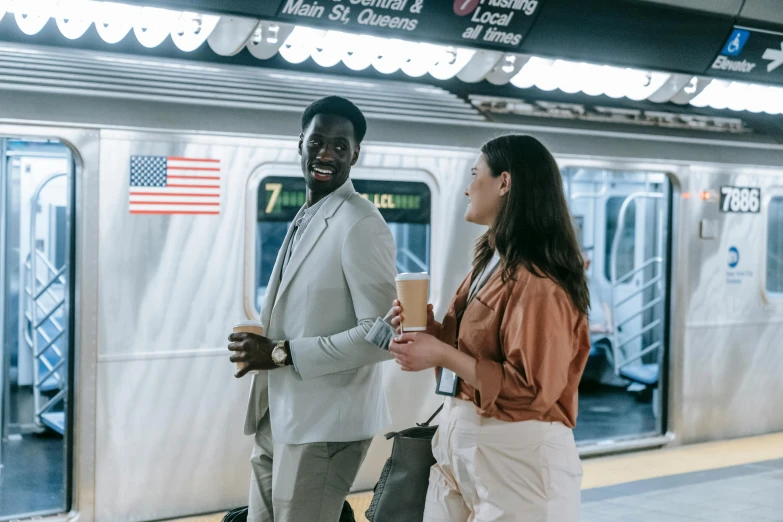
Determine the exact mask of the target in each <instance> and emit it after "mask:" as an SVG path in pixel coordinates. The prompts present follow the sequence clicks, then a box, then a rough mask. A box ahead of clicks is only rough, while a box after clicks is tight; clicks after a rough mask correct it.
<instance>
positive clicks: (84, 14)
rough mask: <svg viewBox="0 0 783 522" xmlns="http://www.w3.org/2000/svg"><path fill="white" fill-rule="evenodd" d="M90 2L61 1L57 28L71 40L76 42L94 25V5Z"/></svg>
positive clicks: (86, 0)
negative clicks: (92, 11) (92, 9)
mask: <svg viewBox="0 0 783 522" xmlns="http://www.w3.org/2000/svg"><path fill="white" fill-rule="evenodd" d="M93 3H94V2H90V1H88V0H60V3H59V4H58V5H57V15H56V19H57V28H58V29H59V30H60V33H62V35H63V36H65V37H66V38H68V39H69V40H76V39H78V38H81V36H82V35H83V34H84V33H85V32H87V29H89V28H90V25H92V15H91V13H90V10H91V8H92V7H93V6H92V4H93Z"/></svg>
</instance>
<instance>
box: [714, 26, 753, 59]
mask: <svg viewBox="0 0 783 522" xmlns="http://www.w3.org/2000/svg"><path fill="white" fill-rule="evenodd" d="M748 37H750V31H746V30H744V29H734V31H733V32H732V33H731V36H729V39H728V41H727V42H726V45H724V46H723V51H722V52H721V54H724V55H726V56H738V55H739V53H741V52H742V48H743V47H745V43H747V41H748Z"/></svg>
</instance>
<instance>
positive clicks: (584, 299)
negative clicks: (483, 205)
mask: <svg viewBox="0 0 783 522" xmlns="http://www.w3.org/2000/svg"><path fill="white" fill-rule="evenodd" d="M481 152H483V153H484V156H485V157H486V162H487V166H489V171H490V173H491V174H492V176H494V177H498V176H500V175H501V174H502V173H503V172H508V173H509V174H510V175H511V190H510V191H509V193H508V194H507V196H506V199H505V201H504V202H503V205H502V207H501V208H500V211H499V213H498V215H497V218H496V219H495V223H494V224H493V225H492V226H491V227H490V229H489V230H488V231H487V232H486V233H485V234H484V235H483V236H481V237H480V238H479V240H478V242H477V243H476V250H475V255H474V258H473V269H474V273H479V272H480V271H481V270H483V269H484V267H486V266H487V263H489V261H490V260H491V259H492V256H493V255H494V251H495V250H497V252H498V254H500V257H501V259H502V260H503V265H502V270H503V272H502V276H503V281H504V282H505V281H507V280H508V279H513V275H514V273H515V272H516V270H517V268H518V267H519V266H520V265H521V266H524V267H525V268H526V269H528V270H529V271H530V272H531V273H532V274H533V275H535V276H537V277H548V278H550V279H552V280H553V281H555V282H556V283H557V284H559V285H560V286H561V287H562V288H563V289H564V290H565V291H566V293H567V294H568V295H569V296H570V297H571V300H572V301H573V303H574V306H575V307H576V308H577V309H579V311H581V312H582V313H585V314H586V313H587V311H588V309H589V308H590V294H589V291H588V289H587V276H586V275H585V270H584V262H583V260H582V255H581V253H580V251H579V243H578V242H577V239H576V233H575V232H574V227H573V225H572V223H571V216H570V214H569V212H568V204H567V203H566V199H565V194H564V193H563V179H562V177H561V175H560V169H559V168H558V167H557V163H556V162H555V158H553V157H552V154H550V152H549V151H548V150H547V149H546V147H544V145H543V144H541V142H540V141H538V140H537V139H535V138H533V137H532V136H524V135H521V134H512V135H508V136H501V137H499V138H495V139H493V140H490V141H488V142H487V143H485V144H484V145H483V146H482V147H481Z"/></svg>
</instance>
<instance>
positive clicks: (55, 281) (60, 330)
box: [23, 173, 68, 435]
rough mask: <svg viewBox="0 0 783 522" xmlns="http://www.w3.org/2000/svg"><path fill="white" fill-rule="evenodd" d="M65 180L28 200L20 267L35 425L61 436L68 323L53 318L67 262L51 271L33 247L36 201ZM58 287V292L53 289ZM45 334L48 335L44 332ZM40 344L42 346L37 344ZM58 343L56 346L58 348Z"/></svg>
mask: <svg viewBox="0 0 783 522" xmlns="http://www.w3.org/2000/svg"><path fill="white" fill-rule="evenodd" d="M63 176H66V174H65V173H61V174H53V175H51V176H49V177H48V178H46V179H45V180H43V181H42V182H41V183H40V184H39V185H38V186H37V187H36V189H35V192H33V196H32V206H31V211H30V236H29V240H30V254H29V255H28V257H27V260H26V262H25V265H24V269H25V278H24V281H25V289H24V297H25V300H26V303H25V304H26V307H25V308H26V310H25V319H26V321H25V322H23V324H24V336H23V337H24V340H25V342H26V343H27V346H28V347H29V348H30V350H31V352H32V354H33V408H34V409H35V415H34V419H35V424H36V426H37V427H38V428H43V427H44V426H48V427H49V428H51V429H53V430H55V431H56V432H58V433H60V434H61V435H62V434H64V433H65V414H64V411H63V409H64V408H60V409H59V410H58V407H59V406H63V404H64V402H65V397H66V394H67V391H68V390H67V388H68V385H67V377H66V376H67V371H66V368H65V365H66V363H67V353H68V351H67V350H66V349H64V347H63V346H62V344H63V342H60V341H61V339H62V340H63V341H64V342H67V335H66V327H67V324H68V321H67V319H66V318H62V321H58V319H57V317H56V314H58V313H62V311H63V310H64V309H65V298H66V295H65V288H66V280H65V274H66V273H67V267H68V262H67V261H66V262H65V263H64V264H63V266H62V267H59V268H57V267H55V266H53V265H52V263H51V262H50V261H49V260H48V259H47V258H46V256H45V254H44V253H43V252H42V251H41V250H39V249H38V248H37V246H36V239H37V237H38V236H37V227H36V221H37V219H36V217H37V212H36V209H37V208H38V200H39V197H40V195H41V192H42V191H43V189H44V188H45V187H46V186H47V185H48V184H49V183H50V182H51V181H53V180H55V179H57V178H60V177H63ZM39 267H42V268H44V274H45V275H44V276H43V277H40V276H39ZM58 285H60V288H61V289H62V291H61V292H59V294H58V292H56V291H55V288H57V286H58ZM47 330H48V331H47ZM41 340H43V343H41V342H40V341H41ZM58 343H59V344H60V345H59V346H58ZM54 390H57V392H56V394H55V395H54V396H53V397H47V396H46V393H47V392H48V391H54Z"/></svg>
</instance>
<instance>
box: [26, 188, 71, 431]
mask: <svg viewBox="0 0 783 522" xmlns="http://www.w3.org/2000/svg"><path fill="white" fill-rule="evenodd" d="M63 176H67V173H59V174H52V175H51V176H49V177H47V178H46V179H44V180H43V181H42V182H41V183H39V184H38V186H37V187H36V188H35V191H34V192H33V195H32V197H31V201H32V205H31V211H30V229H29V230H30V236H29V240H30V261H29V265H30V272H29V278H30V280H29V281H28V283H29V293H28V295H29V298H30V303H29V307H30V308H29V310H28V313H29V319H30V324H31V325H32V334H31V335H30V336H29V337H31V339H30V348H31V349H32V353H33V408H34V410H35V417H34V419H35V424H36V426H37V427H38V428H43V426H44V424H43V422H42V420H41V416H42V415H43V414H44V413H46V412H47V411H49V410H50V409H51V408H52V407H54V406H55V405H56V404H57V403H59V402H61V401H63V400H64V399H65V396H66V395H65V392H66V389H67V383H66V382H65V380H64V379H58V381H59V382H60V385H61V387H60V391H59V392H58V393H57V394H56V395H55V396H54V397H52V398H51V399H49V400H48V401H46V402H45V403H44V405H43V406H41V399H42V395H41V386H42V385H43V383H44V382H45V379H48V378H49V377H50V376H51V375H52V373H55V372H56V371H57V369H58V368H57V367H55V368H54V370H52V368H50V365H49V364H48V361H45V362H44V364H45V365H46V366H47V370H49V371H47V372H46V373H45V379H42V378H41V375H40V373H41V372H40V364H39V360H40V359H45V357H43V352H42V351H41V350H39V347H38V335H39V334H40V335H41V336H42V337H43V338H44V340H45V342H46V343H47V346H49V345H51V344H52V340H51V339H49V338H48V335H46V333H45V332H44V331H43V330H41V327H42V326H43V325H44V324H45V323H46V321H47V320H49V319H50V318H51V317H52V315H53V314H54V312H55V311H56V310H58V309H59V308H60V307H61V306H62V305H63V304H64V303H65V300H64V299H62V300H58V299H57V297H56V296H53V295H51V284H49V283H51V281H52V280H57V279H60V278H61V274H62V273H64V271H65V270H64V269H65V267H66V266H67V261H66V263H65V265H64V267H63V269H62V270H57V269H56V268H55V267H53V266H52V265H51V263H49V261H48V260H47V259H46V258H44V257H43V256H42V255H40V254H39V252H38V249H37V248H36V244H35V240H36V217H37V216H36V214H37V212H36V211H35V209H36V208H37V204H38V199H39V197H40V196H41V192H42V191H43V189H44V188H45V187H46V186H47V185H48V184H49V183H51V182H52V181H53V180H55V179H57V178H61V177H63ZM39 258H42V259H39ZM41 261H42V262H43V264H44V266H45V267H46V268H47V270H48V271H49V272H50V273H52V274H54V277H50V278H49V281H41V280H40V279H39V277H38V264H37V263H39V262H41ZM41 282H42V283H43V284H44V287H45V289H44V291H43V292H40V293H39V292H38V289H37V287H38V283H41ZM63 283H64V281H63ZM44 293H46V294H47V295H49V296H50V297H51V298H52V299H53V300H54V301H55V302H56V304H55V305H54V306H53V307H52V308H51V309H50V310H49V311H48V312H47V313H45V314H44V317H43V319H41V320H40V321H39V318H38V308H39V307H40V308H41V309H42V311H43V306H42V305H40V303H39V302H38V300H39V299H40V297H42V296H43V295H44ZM57 301H59V303H57ZM25 315H27V314H25ZM52 323H53V324H55V327H56V328H57V329H58V330H59V331H60V332H64V331H65V328H66V327H65V326H64V325H60V324H59V323H58V322H56V321H54V320H53V319H52ZM66 324H67V323H66ZM26 331H27V328H25V332H26ZM25 338H26V339H27V338H28V335H27V334H25ZM55 353H56V354H57V355H58V356H59V357H60V358H61V361H62V362H63V363H64V358H63V356H62V355H63V354H62V352H60V351H59V350H56V351H55ZM55 366H56V365H55Z"/></svg>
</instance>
